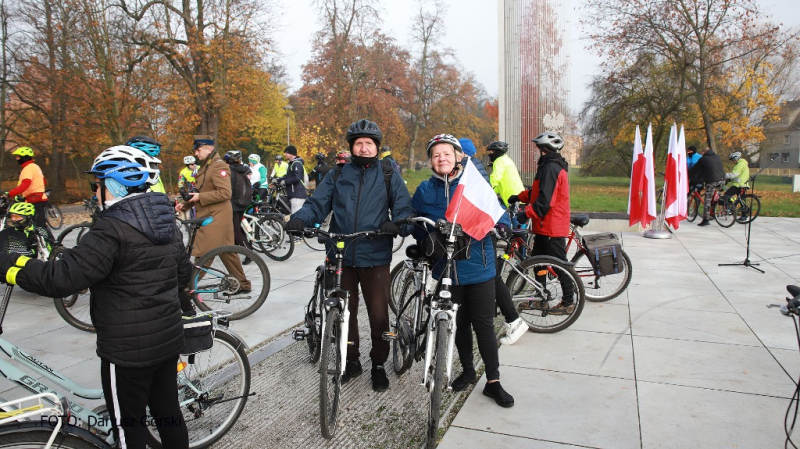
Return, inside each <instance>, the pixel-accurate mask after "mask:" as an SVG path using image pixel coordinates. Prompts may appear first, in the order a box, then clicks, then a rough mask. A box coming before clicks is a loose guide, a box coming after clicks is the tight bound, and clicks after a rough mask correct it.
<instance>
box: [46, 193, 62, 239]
mask: <svg viewBox="0 0 800 449" xmlns="http://www.w3.org/2000/svg"><path fill="white" fill-rule="evenodd" d="M50 192H51V191H50V190H49V189H48V190H45V191H44V194H45V196H47V200H45V202H44V214H45V215H44V217H45V221H47V225H48V226H50V228H51V229H61V226H63V225H64V216H63V215H62V214H61V209H60V208H59V207H58V206H57V205H55V204H53V203H51V202H50Z"/></svg>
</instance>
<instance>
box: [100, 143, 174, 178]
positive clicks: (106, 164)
mask: <svg viewBox="0 0 800 449" xmlns="http://www.w3.org/2000/svg"><path fill="white" fill-rule="evenodd" d="M159 164H161V160H160V159H158V158H155V157H153V156H150V155H149V154H147V153H145V152H143V151H140V150H138V149H136V148H133V147H129V146H127V145H117V146H115V147H111V148H109V149H107V150H104V151H103V152H102V153H100V154H99V155H98V156H97V157H96V158H95V159H94V162H93V163H92V169H91V170H90V171H89V172H87V173H90V174H93V175H97V176H98V177H99V178H101V179H103V178H107V177H111V178H114V179H117V181H120V182H121V183H122V184H123V185H125V186H127V187H133V186H135V185H137V184H140V183H141V182H140V181H139V179H141V178H143V177H141V178H138V177H136V176H132V175H133V174H134V173H144V174H147V179H144V182H145V183H147V184H149V185H151V186H153V185H156V184H157V183H158V177H159V175H160V173H161V171H160V170H159V169H158V165H159ZM112 173H120V174H123V173H124V174H125V175H123V176H122V177H120V176H119V175H114V174H112ZM118 178H119V179H118Z"/></svg>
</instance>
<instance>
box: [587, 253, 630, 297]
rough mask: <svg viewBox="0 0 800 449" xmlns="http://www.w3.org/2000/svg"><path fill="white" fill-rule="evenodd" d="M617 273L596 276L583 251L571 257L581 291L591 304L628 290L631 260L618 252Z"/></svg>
mask: <svg viewBox="0 0 800 449" xmlns="http://www.w3.org/2000/svg"><path fill="white" fill-rule="evenodd" d="M620 256H621V257H620V259H619V272H618V273H616V274H608V275H605V276H598V275H596V274H595V272H594V267H592V264H591V263H590V262H589V257H588V256H587V255H586V253H585V252H583V251H580V250H579V251H578V252H577V253H576V254H575V256H573V257H572V263H573V264H575V272H576V273H578V276H579V277H580V278H581V282H582V283H583V289H584V292H585V293H586V300H587V301H592V302H604V301H608V300H610V299H614V298H616V297H617V296H619V295H620V294H621V293H622V292H624V291H625V289H626V288H628V284H630V283H631V277H633V266H632V265H631V259H630V258H629V257H628V255H627V254H625V251H623V250H620Z"/></svg>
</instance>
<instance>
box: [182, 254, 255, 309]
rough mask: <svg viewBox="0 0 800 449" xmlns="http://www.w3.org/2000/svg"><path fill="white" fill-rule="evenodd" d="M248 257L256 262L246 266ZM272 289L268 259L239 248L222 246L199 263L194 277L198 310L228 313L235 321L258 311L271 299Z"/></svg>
mask: <svg viewBox="0 0 800 449" xmlns="http://www.w3.org/2000/svg"><path fill="white" fill-rule="evenodd" d="M245 257H249V258H250V259H251V260H252V262H251V263H249V264H247V265H242V259H243V258H245ZM237 271H239V272H240V273H241V274H243V275H244V279H240V277H241V274H240V275H239V276H237V275H236V272H237ZM248 287H249V288H248ZM269 287H270V276H269V269H268V268H267V264H266V263H265V262H264V259H262V258H261V257H260V256H259V255H258V254H256V253H255V252H253V251H252V250H250V249H247V248H244V247H242V246H237V245H231V246H220V247H219V248H214V249H213V250H211V251H209V252H207V253H206V254H205V255H204V256H203V257H201V258H200V260H198V261H197V263H196V264H195V268H194V272H193V273H192V288H193V289H194V291H195V292H196V293H197V295H196V296H195V298H194V299H195V304H197V307H199V308H200V310H204V311H208V310H227V311H229V312H231V313H232V315H231V316H230V319H232V320H238V319H242V318H244V317H246V316H249V315H251V314H252V313H254V312H255V311H256V310H258V309H259V307H261V305H262V304H264V301H265V300H266V299H267V295H268V294H269Z"/></svg>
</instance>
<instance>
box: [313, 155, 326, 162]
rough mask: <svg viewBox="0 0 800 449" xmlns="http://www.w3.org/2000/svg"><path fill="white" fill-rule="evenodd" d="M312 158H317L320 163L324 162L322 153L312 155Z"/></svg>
mask: <svg viewBox="0 0 800 449" xmlns="http://www.w3.org/2000/svg"><path fill="white" fill-rule="evenodd" d="M314 157H315V158H317V160H318V161H319V162H322V161H324V160H325V155H324V154H322V153H317V154H315V155H314Z"/></svg>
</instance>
